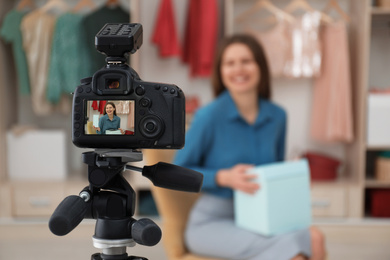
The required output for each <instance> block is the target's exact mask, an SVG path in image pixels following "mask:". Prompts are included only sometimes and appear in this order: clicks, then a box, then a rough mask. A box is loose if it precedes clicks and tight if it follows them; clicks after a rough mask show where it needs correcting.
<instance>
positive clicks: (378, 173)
mask: <svg viewBox="0 0 390 260" xmlns="http://www.w3.org/2000/svg"><path fill="white" fill-rule="evenodd" d="M375 178H376V179H377V180H379V181H390V158H389V157H382V156H380V157H378V158H377V159H376V162H375Z"/></svg>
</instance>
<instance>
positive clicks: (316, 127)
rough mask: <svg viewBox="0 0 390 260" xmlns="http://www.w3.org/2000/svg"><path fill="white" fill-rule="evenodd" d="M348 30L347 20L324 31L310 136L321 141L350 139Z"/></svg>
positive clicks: (351, 131)
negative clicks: (319, 73)
mask: <svg viewBox="0 0 390 260" xmlns="http://www.w3.org/2000/svg"><path fill="white" fill-rule="evenodd" d="M347 37H348V36H347V29H346V25H345V23H344V22H342V21H339V22H337V23H334V24H328V25H324V26H323V27H322V30H321V42H322V53H323V64H322V71H321V76H320V77H319V78H317V79H316V80H315V82H314V93H313V110H312V115H311V136H312V138H313V139H315V140H317V141H321V142H328V143H329V142H351V141H352V140H353V129H352V127H353V115H352V96H351V71H350V64H349V52H348V51H349V49H348V38H347Z"/></svg>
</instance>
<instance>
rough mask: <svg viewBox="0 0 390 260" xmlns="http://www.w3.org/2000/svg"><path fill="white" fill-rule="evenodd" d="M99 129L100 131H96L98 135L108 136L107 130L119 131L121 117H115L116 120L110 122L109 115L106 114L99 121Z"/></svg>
mask: <svg viewBox="0 0 390 260" xmlns="http://www.w3.org/2000/svg"><path fill="white" fill-rule="evenodd" d="M99 127H100V131H96V133H98V134H100V135H101V134H106V130H110V129H113V130H117V129H118V128H120V127H121V118H120V117H119V116H116V115H114V118H113V119H112V120H110V118H108V115H107V114H105V115H104V116H102V117H101V118H100V119H99Z"/></svg>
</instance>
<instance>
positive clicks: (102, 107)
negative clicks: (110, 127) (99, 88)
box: [98, 100, 107, 115]
mask: <svg viewBox="0 0 390 260" xmlns="http://www.w3.org/2000/svg"><path fill="white" fill-rule="evenodd" d="M106 103H107V100H101V101H100V102H99V109H98V110H99V112H100V114H102V115H104V107H105V106H106Z"/></svg>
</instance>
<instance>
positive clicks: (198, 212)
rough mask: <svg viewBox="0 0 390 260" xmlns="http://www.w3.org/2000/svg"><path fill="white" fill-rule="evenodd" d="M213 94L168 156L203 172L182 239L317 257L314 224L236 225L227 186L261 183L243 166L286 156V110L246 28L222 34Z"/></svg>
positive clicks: (207, 247) (228, 253)
mask: <svg viewBox="0 0 390 260" xmlns="http://www.w3.org/2000/svg"><path fill="white" fill-rule="evenodd" d="M212 85H213V91H214V94H215V97H216V98H215V100H214V101H213V102H211V103H210V104H208V105H207V106H205V107H203V108H201V109H199V110H198V111H197V112H196V114H195V116H194V119H193V121H192V124H191V127H190V128H189V130H188V132H187V134H186V144H185V146H184V148H183V149H182V150H179V151H178V152H177V154H176V158H175V160H174V163H175V164H177V165H180V166H183V167H186V168H190V169H193V170H196V171H199V172H201V173H203V175H204V179H203V186H202V195H201V196H200V198H199V199H198V200H197V202H196V203H195V205H194V206H193V208H192V210H191V213H190V216H189V220H188V223H187V226H186V232H185V243H186V246H187V248H188V249H189V250H190V251H191V252H192V253H195V254H198V255H203V256H208V257H213V258H222V259H251V260H262V259H273V260H289V259H293V260H304V259H311V260H323V259H324V257H325V245H324V237H323V234H322V233H321V232H320V231H319V230H318V229H317V228H315V227H310V228H306V229H302V230H297V231H294V232H290V233H286V234H280V235H275V236H269V237H267V236H263V235H260V234H257V233H254V232H250V231H247V230H244V229H242V228H240V227H237V226H236V225H235V222H234V203H233V190H240V191H242V192H245V193H248V194H254V193H255V192H256V191H258V190H259V189H261V186H260V185H259V184H257V183H255V182H253V179H254V178H255V176H256V175H253V174H249V173H247V171H248V169H250V168H252V167H254V166H257V165H263V164H268V163H273V162H280V161H283V160H284V154H285V141H286V128H287V114H286V111H285V110H284V109H283V108H282V107H280V106H279V105H277V104H275V103H274V102H272V101H271V100H270V98H271V77H270V70H269V66H268V63H267V59H266V56H265V53H264V50H263V48H262V46H261V45H260V44H259V42H258V41H257V40H256V39H255V38H253V37H251V36H249V35H244V34H242V35H234V36H231V37H229V38H226V39H224V40H223V41H222V42H221V44H220V46H219V48H218V50H217V53H216V57H215V60H214V68H213V74H212Z"/></svg>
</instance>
